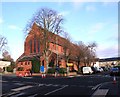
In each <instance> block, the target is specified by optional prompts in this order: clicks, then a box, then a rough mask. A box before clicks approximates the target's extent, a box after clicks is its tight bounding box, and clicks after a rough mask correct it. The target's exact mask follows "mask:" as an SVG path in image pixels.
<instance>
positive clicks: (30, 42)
mask: <svg viewBox="0 0 120 97" xmlns="http://www.w3.org/2000/svg"><path fill="white" fill-rule="evenodd" d="M29 45H30V53H32V40H30V41H29Z"/></svg>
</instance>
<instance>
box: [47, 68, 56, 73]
mask: <svg viewBox="0 0 120 97" xmlns="http://www.w3.org/2000/svg"><path fill="white" fill-rule="evenodd" d="M47 73H48V74H54V73H55V68H48V71H47Z"/></svg>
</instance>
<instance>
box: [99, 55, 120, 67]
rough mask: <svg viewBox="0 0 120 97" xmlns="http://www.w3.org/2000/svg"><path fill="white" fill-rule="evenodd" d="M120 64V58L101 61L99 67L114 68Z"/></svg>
mask: <svg viewBox="0 0 120 97" xmlns="http://www.w3.org/2000/svg"><path fill="white" fill-rule="evenodd" d="M119 63H120V57H113V58H104V59H99V65H100V66H101V67H102V66H107V67H113V66H116V65H118V64H119Z"/></svg>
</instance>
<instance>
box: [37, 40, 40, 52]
mask: <svg viewBox="0 0 120 97" xmlns="http://www.w3.org/2000/svg"><path fill="white" fill-rule="evenodd" d="M37 41H38V52H40V39H37Z"/></svg>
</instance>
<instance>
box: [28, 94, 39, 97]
mask: <svg viewBox="0 0 120 97" xmlns="http://www.w3.org/2000/svg"><path fill="white" fill-rule="evenodd" d="M37 95H38V94H34V95H31V96H28V97H35V96H37Z"/></svg>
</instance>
